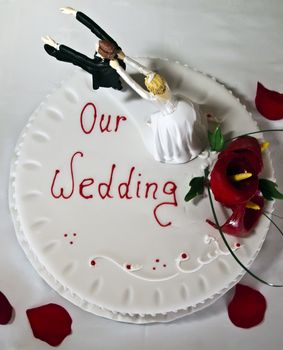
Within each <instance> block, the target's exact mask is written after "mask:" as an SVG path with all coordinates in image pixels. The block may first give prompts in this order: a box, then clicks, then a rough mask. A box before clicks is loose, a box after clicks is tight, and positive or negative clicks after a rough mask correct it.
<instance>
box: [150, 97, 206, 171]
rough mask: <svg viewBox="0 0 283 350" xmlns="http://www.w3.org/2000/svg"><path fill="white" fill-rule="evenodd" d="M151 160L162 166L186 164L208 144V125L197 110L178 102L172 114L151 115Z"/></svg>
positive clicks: (191, 105)
mask: <svg viewBox="0 0 283 350" xmlns="http://www.w3.org/2000/svg"><path fill="white" fill-rule="evenodd" d="M151 129H152V133H153V139H154V140H153V144H154V147H155V149H154V150H153V156H154V158H155V159H156V160H157V161H159V162H165V163H172V164H173V163H177V164H178V163H186V162H188V161H189V160H191V159H192V158H194V157H196V156H197V155H198V154H199V153H200V152H201V151H202V150H203V148H204V147H205V145H206V143H207V124H206V120H205V118H202V117H201V115H200V113H199V110H198V107H197V106H194V105H193V103H192V102H190V101H187V100H184V99H181V98H178V99H177V101H176V104H175V109H174V111H172V112H171V113H170V112H169V113H168V112H167V113H164V112H162V111H161V112H157V113H154V114H152V115H151Z"/></svg>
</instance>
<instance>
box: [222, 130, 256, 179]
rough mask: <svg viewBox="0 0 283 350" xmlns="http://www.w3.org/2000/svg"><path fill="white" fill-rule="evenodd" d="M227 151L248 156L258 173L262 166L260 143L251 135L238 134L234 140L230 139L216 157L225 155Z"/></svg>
mask: <svg viewBox="0 0 283 350" xmlns="http://www.w3.org/2000/svg"><path fill="white" fill-rule="evenodd" d="M229 152H235V153H238V154H245V155H246V157H249V158H250V159H249V161H250V162H251V163H252V164H253V168H254V169H255V171H256V174H258V173H259V172H260V171H261V170H262V167H263V161H262V155H261V149H260V144H259V142H258V140H257V139H256V138H254V137H252V136H248V135H246V136H240V137H238V138H237V139H236V140H234V141H232V142H231V143H230V144H229V145H228V147H227V148H226V149H225V150H224V151H222V152H221V153H220V154H219V156H218V158H221V157H222V156H224V155H226V154H227V153H229Z"/></svg>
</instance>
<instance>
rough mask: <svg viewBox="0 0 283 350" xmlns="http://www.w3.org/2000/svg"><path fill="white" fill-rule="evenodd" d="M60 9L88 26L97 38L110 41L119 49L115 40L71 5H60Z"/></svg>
mask: <svg viewBox="0 0 283 350" xmlns="http://www.w3.org/2000/svg"><path fill="white" fill-rule="evenodd" d="M60 11H61V12H62V13H64V14H67V15H73V16H74V17H76V19H77V20H78V21H79V22H81V23H82V24H83V25H85V26H86V27H87V28H89V29H90V30H91V31H92V33H94V34H95V35H96V36H97V37H98V38H99V39H102V40H107V41H110V42H111V43H113V44H114V45H115V46H117V47H118V48H119V49H120V47H119V45H118V44H117V43H116V41H115V40H114V39H113V38H111V36H110V35H108V34H107V33H106V32H105V31H104V30H103V29H102V28H101V27H100V26H99V25H98V24H96V23H95V22H94V21H93V20H92V19H91V18H89V17H88V16H87V15H85V14H84V13H82V12H80V11H77V10H75V9H73V8H72V7H62V8H61V9H60Z"/></svg>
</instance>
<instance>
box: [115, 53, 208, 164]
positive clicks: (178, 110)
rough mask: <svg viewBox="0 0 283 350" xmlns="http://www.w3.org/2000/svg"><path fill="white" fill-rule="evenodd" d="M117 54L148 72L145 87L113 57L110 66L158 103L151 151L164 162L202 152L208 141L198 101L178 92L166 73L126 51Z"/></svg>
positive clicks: (184, 159) (152, 123)
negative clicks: (182, 95) (184, 96)
mask: <svg viewBox="0 0 283 350" xmlns="http://www.w3.org/2000/svg"><path fill="white" fill-rule="evenodd" d="M118 58H119V59H120V60H123V61H124V62H125V64H127V65H128V66H131V67H133V68H134V69H135V70H137V71H138V72H140V73H141V74H143V75H144V76H145V86H146V88H147V89H148V90H145V89H144V88H143V87H142V86H140V85H139V84H138V83H137V82H136V81H135V80H134V79H133V78H132V77H131V76H130V75H129V74H128V73H127V72H126V71H125V70H124V69H123V67H121V65H119V62H118V61H117V60H116V59H114V60H111V61H110V66H111V67H112V68H114V69H115V70H116V72H117V73H118V74H119V75H120V77H121V78H122V79H123V80H124V81H125V82H126V83H127V84H128V85H129V86H130V87H131V88H132V89H134V90H135V91H136V92H137V93H138V94H139V95H140V96H141V97H142V98H143V99H146V100H149V101H152V102H153V103H155V104H156V107H157V109H158V111H157V112H156V113H154V114H152V115H151V116H150V123H149V124H150V127H151V129H152V134H153V148H154V149H153V150H152V154H153V157H154V159H155V160H157V161H159V162H163V163H170V164H180V163H186V162H188V161H190V160H191V159H193V158H195V157H196V156H197V155H199V154H200V153H201V152H202V151H203V150H204V148H205V147H206V145H207V121H206V118H205V117H204V116H202V115H201V114H200V112H199V108H198V106H197V105H195V104H193V102H191V101H190V100H189V99H185V98H183V97H181V96H175V95H173V94H172V93H171V91H170V88H169V86H168V84H167V82H166V81H165V79H164V78H163V77H161V76H160V75H159V74H157V73H155V72H152V71H150V70H149V69H147V68H146V67H144V66H143V65H141V64H139V63H138V62H136V61H135V60H133V59H132V58H130V57H128V56H126V55H125V54H124V53H123V52H119V53H118Z"/></svg>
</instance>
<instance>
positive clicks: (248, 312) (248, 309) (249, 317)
mask: <svg viewBox="0 0 283 350" xmlns="http://www.w3.org/2000/svg"><path fill="white" fill-rule="evenodd" d="M265 310H266V300H265V298H264V296H263V295H262V294H261V293H260V292H258V291H257V290H255V289H253V288H250V287H248V286H244V285H242V284H237V285H236V291H235V295H234V297H233V299H232V301H231V302H230V304H229V305H228V316H229V318H230V320H231V322H232V323H234V325H235V326H237V327H241V328H251V327H254V326H256V325H258V324H259V323H261V322H262V320H263V318H264V314H265Z"/></svg>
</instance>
